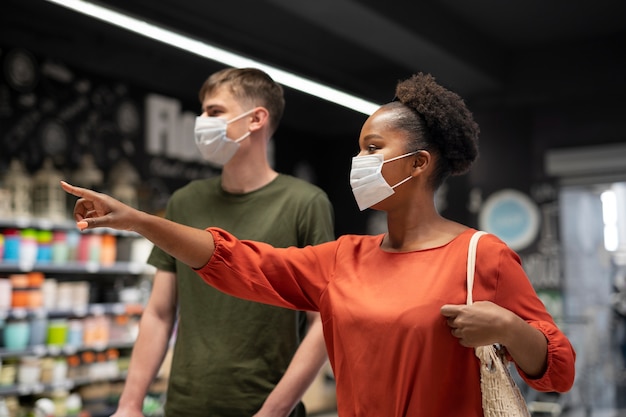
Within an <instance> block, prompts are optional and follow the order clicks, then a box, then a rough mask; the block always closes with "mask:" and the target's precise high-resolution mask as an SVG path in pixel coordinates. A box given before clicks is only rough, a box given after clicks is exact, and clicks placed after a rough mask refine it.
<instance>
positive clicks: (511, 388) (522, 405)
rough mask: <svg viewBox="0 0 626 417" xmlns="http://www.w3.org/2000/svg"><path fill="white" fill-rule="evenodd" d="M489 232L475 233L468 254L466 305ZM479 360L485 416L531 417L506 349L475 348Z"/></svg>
mask: <svg viewBox="0 0 626 417" xmlns="http://www.w3.org/2000/svg"><path fill="white" fill-rule="evenodd" d="M484 234H486V232H480V231H479V232H476V233H474V235H473V236H472V238H471V239H470V244H469V249H468V251H467V305H472V302H473V299H472V290H473V288H474V271H475V265H476V246H477V245H478V239H480V237H481V236H482V235H484ZM474 350H475V353H476V356H477V357H478V359H479V360H480V390H481V393H482V403H483V413H484V416H485V417H530V413H529V412H528V407H527V406H526V401H524V397H523V396H522V393H521V392H520V390H519V388H518V386H517V384H516V383H515V381H514V380H513V378H512V377H511V374H510V373H509V367H508V365H509V363H508V361H507V359H506V357H505V355H504V352H503V349H500V348H498V347H496V346H494V345H489V346H479V347H477V348H475V349H474Z"/></svg>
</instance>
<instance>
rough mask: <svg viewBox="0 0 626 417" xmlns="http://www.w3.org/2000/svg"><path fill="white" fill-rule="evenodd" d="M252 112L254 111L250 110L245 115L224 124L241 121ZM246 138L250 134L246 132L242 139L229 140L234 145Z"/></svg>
mask: <svg viewBox="0 0 626 417" xmlns="http://www.w3.org/2000/svg"><path fill="white" fill-rule="evenodd" d="M252 112H254V109H250V110H248V111H247V112H245V113H242V114H240V115H239V116H236V117H233V118H232V119H230V120H229V121H227V122H226V124H230V123H232V122H236V121H237V120H240V119H243V118H244V117H246V116H247V115H249V114H250V113H252ZM248 136H250V132H246V133H244V135H243V136H242V137H240V138H239V139H236V140H233V139H231V140H232V141H233V142H235V143H239V142H241V141H242V140H244V139H245V138H247V137H248Z"/></svg>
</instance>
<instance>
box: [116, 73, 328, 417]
mask: <svg viewBox="0 0 626 417" xmlns="http://www.w3.org/2000/svg"><path fill="white" fill-rule="evenodd" d="M199 98H200V101H201V103H202V115H201V116H199V117H198V118H197V120H196V127H195V137H196V144H197V145H198V148H199V149H200V152H201V153H202V155H203V156H204V158H205V159H207V160H208V161H209V162H211V163H213V164H215V165H221V166H223V169H222V173H221V176H219V177H215V178H210V179H206V180H198V181H192V182H191V183H190V184H188V185H186V186H184V187H183V188H181V189H179V190H177V191H176V192H175V193H174V195H173V196H172V198H171V199H170V201H169V202H168V206H167V210H166V217H167V218H169V219H170V220H173V221H175V222H178V223H183V224H186V225H190V226H194V227H197V228H206V227H208V226H217V227H223V228H225V229H227V230H229V231H232V232H233V233H234V234H235V235H236V236H237V237H239V238H242V239H254V240H260V241H264V242H267V243H270V244H272V245H274V246H280V247H287V246H305V245H309V244H317V243H322V242H325V241H328V240H332V239H333V238H334V236H333V214H332V207H331V204H330V202H329V201H328V198H327V196H326V194H325V193H324V192H323V191H322V190H321V189H319V188H318V187H316V186H314V185H312V184H309V183H307V182H305V181H302V180H299V179H297V178H294V177H291V176H288V175H283V174H278V173H277V172H276V171H274V170H273V169H272V168H271V166H270V164H269V161H268V159H267V147H268V142H269V140H270V138H271V136H272V135H273V134H274V132H275V131H276V129H277V127H278V124H279V121H280V119H281V117H282V113H283V109H284V97H283V90H282V87H281V86H280V85H278V84H277V83H275V82H274V81H273V80H272V79H271V78H270V77H269V76H268V75H267V74H265V73H264V72H262V71H260V70H257V69H252V68H246V69H225V70H222V71H219V72H217V73H215V74H213V75H211V76H210V77H209V78H208V79H207V80H206V81H205V83H204V85H203V86H202V88H201V90H200V93H199ZM148 262H149V263H150V264H152V265H154V266H155V267H156V268H157V272H156V275H155V277H154V285H153V289H152V294H151V296H150V300H149V301H148V304H147V306H146V309H145V311H144V313H143V316H142V319H141V323H140V329H139V336H138V338H137V341H136V343H135V346H134V349H133V354H132V357H131V363H130V369H129V374H128V378H127V381H126V385H125V388H124V391H123V393H122V396H121V398H120V401H119V404H118V410H117V412H116V413H115V414H114V416H115V417H125V416H141V415H142V414H141V408H142V402H143V399H144V397H145V395H146V392H147V390H148V387H149V385H150V383H151V381H152V380H153V378H154V376H155V375H156V373H157V371H158V369H159V367H160V364H161V362H162V361H163V357H164V355H165V353H166V350H167V347H168V341H169V339H170V335H171V332H172V329H173V327H174V323H175V322H176V315H177V313H178V327H177V335H176V343H175V346H174V356H173V361H172V369H171V373H170V378H169V385H168V391H167V399H166V403H165V414H166V416H168V417H178V416H185V417H189V416H202V417H206V416H210V417H228V416H233V417H235V416H236V417H242V416H255V417H264V416H290V415H291V416H304V415H305V414H304V407H303V406H302V404H301V403H300V402H299V401H300V398H301V396H302V394H303V393H304V392H305V391H306V389H307V387H308V386H309V385H310V383H311V382H312V381H313V380H314V378H315V376H316V375H317V372H318V370H319V369H320V367H321V366H322V365H323V363H324V362H325V360H326V350H325V347H324V339H323V335H322V326H321V322H320V319H319V315H318V314H317V313H306V314H305V313H303V312H294V311H291V310H286V309H282V308H278V307H273V306H268V305H264V304H258V303H251V302H248V301H243V300H240V299H236V298H233V297H230V296H227V295H225V294H223V293H220V292H218V291H216V290H215V289H213V288H212V287H210V286H209V285H206V284H205V283H204V282H203V281H202V280H201V279H200V278H199V277H198V276H197V275H196V273H195V272H194V271H193V270H192V269H190V268H189V267H187V266H185V265H184V264H182V263H180V262H178V261H176V260H175V259H174V258H172V257H170V256H169V255H167V254H165V253H164V252H163V251H161V250H159V249H158V248H155V249H154V250H153V252H152V254H151V255H150V257H149V259H148ZM307 319H308V320H307ZM305 325H308V326H307V327H308V329H307V328H306V327H305ZM305 331H306V336H305V337H304V338H303V339H302V336H304V332H305Z"/></svg>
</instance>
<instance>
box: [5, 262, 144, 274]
mask: <svg viewBox="0 0 626 417" xmlns="http://www.w3.org/2000/svg"><path fill="white" fill-rule="evenodd" d="M32 271H37V272H43V273H49V274H58V273H66V274H111V275H123V274H133V275H137V274H152V273H154V271H155V269H154V267H153V266H151V265H148V264H145V263H142V262H116V263H114V264H112V265H102V264H100V263H98V262H67V263H64V264H55V263H52V262H45V263H35V264H31V265H24V264H21V263H19V262H9V261H3V262H0V272H9V273H15V272H22V273H26V272H32Z"/></svg>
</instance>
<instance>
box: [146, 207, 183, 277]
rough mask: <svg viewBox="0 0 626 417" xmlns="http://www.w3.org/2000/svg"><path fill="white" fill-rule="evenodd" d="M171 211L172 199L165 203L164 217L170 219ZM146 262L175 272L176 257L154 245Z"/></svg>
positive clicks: (163, 269)
mask: <svg viewBox="0 0 626 417" xmlns="http://www.w3.org/2000/svg"><path fill="white" fill-rule="evenodd" d="M171 213H172V199H170V200H169V201H168V203H167V206H166V209H165V218H166V219H169V220H171V218H172V216H171ZM146 262H147V263H148V264H150V265H152V266H154V267H155V268H156V269H160V270H162V271H167V272H176V259H175V258H174V257H173V256H171V255H169V254H168V253H167V252H165V251H164V250H162V249H161V248H159V247H158V246H156V245H154V247H153V248H152V251H151V252H150V255H149V256H148V259H147V261H146Z"/></svg>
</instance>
